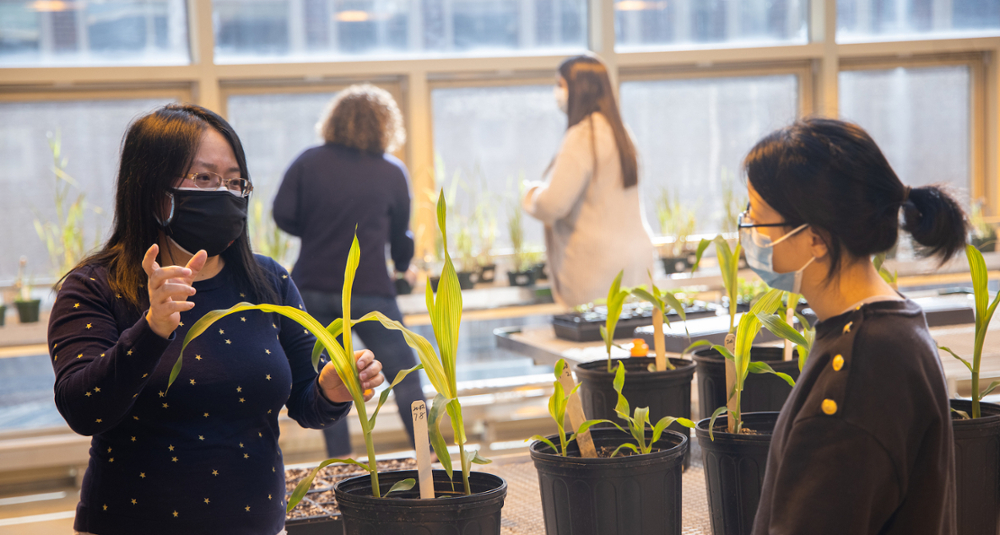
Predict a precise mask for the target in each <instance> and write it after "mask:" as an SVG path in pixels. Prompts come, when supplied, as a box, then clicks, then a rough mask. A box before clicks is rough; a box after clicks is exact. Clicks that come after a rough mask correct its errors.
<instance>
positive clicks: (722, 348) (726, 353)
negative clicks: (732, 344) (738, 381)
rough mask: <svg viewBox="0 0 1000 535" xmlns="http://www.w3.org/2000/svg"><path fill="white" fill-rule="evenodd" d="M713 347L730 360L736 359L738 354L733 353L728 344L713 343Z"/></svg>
mask: <svg viewBox="0 0 1000 535" xmlns="http://www.w3.org/2000/svg"><path fill="white" fill-rule="evenodd" d="M712 349H714V350H716V351H717V352H718V353H719V354H720V355H722V356H723V357H725V358H726V359H728V360H732V361H735V360H736V356H735V355H733V354H732V353H730V352H729V350H728V349H726V346H720V345H718V344H712Z"/></svg>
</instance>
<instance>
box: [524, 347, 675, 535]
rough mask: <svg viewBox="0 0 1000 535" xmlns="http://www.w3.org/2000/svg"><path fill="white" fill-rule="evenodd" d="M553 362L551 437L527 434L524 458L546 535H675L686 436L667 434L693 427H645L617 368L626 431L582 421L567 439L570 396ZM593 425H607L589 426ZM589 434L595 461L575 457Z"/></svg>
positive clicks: (667, 421)
mask: <svg viewBox="0 0 1000 535" xmlns="http://www.w3.org/2000/svg"><path fill="white" fill-rule="evenodd" d="M564 367H565V362H564V361H562V360H560V361H559V362H558V363H557V364H556V369H555V375H556V378H557V380H556V381H555V382H554V383H553V390H554V392H553V394H552V396H551V397H550V398H549V414H550V415H551V416H552V418H553V419H554V420H555V422H556V427H557V429H558V433H557V434H555V435H552V436H549V437H541V436H538V435H536V436H534V437H532V439H534V440H535V442H533V443H532V444H531V446H530V449H529V451H530V455H531V459H532V461H533V462H534V464H535V469H536V470H537V471H538V481H539V490H540V494H541V501H542V512H543V516H544V520H545V532H546V533H547V534H548V535H571V534H572V535H626V534H628V535H654V534H655V535H663V534H665V535H674V534H678V535H679V534H680V533H681V503H682V500H681V488H682V485H681V473H682V470H683V467H682V464H683V459H684V456H685V453H686V452H687V450H688V441H689V439H688V436H687V434H686V433H685V434H681V433H678V432H676V431H672V430H669V429H667V428H668V427H669V426H671V425H672V424H675V423H676V424H680V425H683V426H686V427H693V426H694V423H693V422H691V421H690V420H688V419H686V418H673V417H670V416H664V417H663V418H661V419H659V420H657V421H656V424H655V425H654V424H652V420H651V415H650V409H649V407H638V406H636V408H635V410H634V412H632V411H630V405H629V402H628V400H627V399H626V397H625V396H624V395H623V393H622V391H623V388H624V384H625V377H626V375H631V372H629V373H628V374H626V371H625V370H626V368H625V365H624V363H622V362H619V363H618V366H617V369H616V372H615V374H614V389H615V392H616V394H617V396H618V399H617V403H616V405H615V414H616V416H617V418H619V419H621V420H624V421H625V424H626V426H625V427H627V429H625V428H623V427H622V426H620V425H618V424H617V423H615V422H612V421H610V420H605V419H593V420H587V421H585V422H583V423H582V424H580V425H579V427H578V428H577V429H576V432H575V433H573V434H572V435H571V436H569V437H567V434H566V432H565V425H564V420H565V416H566V407H567V404H568V402H569V399H570V397H571V396H572V395H573V394H574V393H575V391H576V389H577V387H573V389H571V390H570V391H569V392H566V390H565V389H564V388H563V386H562V384H561V382H560V381H559V380H558V378H559V377H560V376H561V375H562V374H563V369H564ZM597 424H608V425H610V426H612V427H604V428H596V427H593V426H595V425H597ZM582 435H589V438H590V442H592V445H593V447H594V453H595V454H596V455H595V456H592V457H585V456H583V455H582V452H581V446H580V444H579V442H580V441H579V438H580V437H581V436H582ZM529 440H531V439H529Z"/></svg>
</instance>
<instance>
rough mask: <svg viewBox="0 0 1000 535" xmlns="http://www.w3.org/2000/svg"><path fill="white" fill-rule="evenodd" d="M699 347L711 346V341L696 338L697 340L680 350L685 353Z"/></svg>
mask: <svg viewBox="0 0 1000 535" xmlns="http://www.w3.org/2000/svg"><path fill="white" fill-rule="evenodd" d="M699 347H712V342H709V341H708V340H698V341H697V342H695V343H693V344H691V345H689V346H687V347H686V348H684V351H682V352H681V354H682V355H687V354H688V353H690V352H692V351H694V350H695V349H698V348H699Z"/></svg>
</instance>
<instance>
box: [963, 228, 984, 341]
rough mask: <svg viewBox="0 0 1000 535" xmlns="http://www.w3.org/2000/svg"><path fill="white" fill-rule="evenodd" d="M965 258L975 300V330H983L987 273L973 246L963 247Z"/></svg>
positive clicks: (977, 251) (979, 255) (980, 257)
mask: <svg viewBox="0 0 1000 535" xmlns="http://www.w3.org/2000/svg"><path fill="white" fill-rule="evenodd" d="M965 256H966V257H967V258H968V259H969V271H970V273H971V275H972V289H973V292H974V294H975V300H976V330H977V331H978V330H980V329H983V328H984V327H985V325H984V324H983V320H984V319H985V317H986V308H987V305H988V304H989V299H990V296H989V289H988V288H989V272H988V271H987V270H986V260H984V259H983V253H980V252H979V249H976V248H975V247H974V246H973V245H966V246H965Z"/></svg>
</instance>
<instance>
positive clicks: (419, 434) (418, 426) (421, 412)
mask: <svg viewBox="0 0 1000 535" xmlns="http://www.w3.org/2000/svg"><path fill="white" fill-rule="evenodd" d="M410 412H412V413H413V439H414V447H415V448H416V451H417V477H419V478H420V499H422V500H433V499H434V474H433V473H432V472H431V447H430V439H429V438H428V437H427V403H424V401H423V400H417V401H414V402H413V404H412V405H410Z"/></svg>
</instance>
